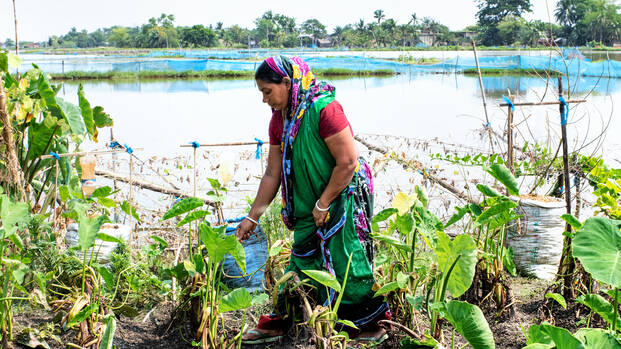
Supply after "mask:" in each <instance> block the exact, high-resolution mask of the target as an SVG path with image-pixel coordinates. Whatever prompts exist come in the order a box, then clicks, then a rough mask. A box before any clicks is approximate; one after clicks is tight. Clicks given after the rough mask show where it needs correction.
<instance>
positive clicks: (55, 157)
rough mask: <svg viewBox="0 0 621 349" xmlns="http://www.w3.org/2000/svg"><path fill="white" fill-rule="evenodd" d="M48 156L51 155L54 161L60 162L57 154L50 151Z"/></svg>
mask: <svg viewBox="0 0 621 349" xmlns="http://www.w3.org/2000/svg"><path fill="white" fill-rule="evenodd" d="M50 155H52V156H53V157H54V159H56V161H58V160H60V155H58V153H54V152H53V151H51V152H50Z"/></svg>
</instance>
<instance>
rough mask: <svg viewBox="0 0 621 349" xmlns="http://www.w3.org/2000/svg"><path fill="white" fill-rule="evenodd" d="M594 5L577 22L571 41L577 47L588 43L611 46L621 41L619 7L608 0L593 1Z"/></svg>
mask: <svg viewBox="0 0 621 349" xmlns="http://www.w3.org/2000/svg"><path fill="white" fill-rule="evenodd" d="M594 4H595V6H594V8H593V9H592V10H591V11H589V12H588V13H587V14H586V15H585V16H584V18H583V19H581V20H580V21H579V22H578V24H577V26H576V30H575V31H574V35H572V40H573V41H575V42H576V43H577V44H579V45H583V44H586V43H587V42H590V41H596V42H599V43H602V44H604V45H612V44H613V43H614V42H615V41H617V40H619V39H621V14H620V13H619V6H618V5H616V4H615V3H614V2H613V1H609V0H595V3H594Z"/></svg>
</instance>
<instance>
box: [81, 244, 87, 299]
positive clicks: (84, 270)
mask: <svg viewBox="0 0 621 349" xmlns="http://www.w3.org/2000/svg"><path fill="white" fill-rule="evenodd" d="M82 254H83V255H84V256H83V257H84V262H83V263H82V296H84V284H85V281H86V251H83V252H82Z"/></svg>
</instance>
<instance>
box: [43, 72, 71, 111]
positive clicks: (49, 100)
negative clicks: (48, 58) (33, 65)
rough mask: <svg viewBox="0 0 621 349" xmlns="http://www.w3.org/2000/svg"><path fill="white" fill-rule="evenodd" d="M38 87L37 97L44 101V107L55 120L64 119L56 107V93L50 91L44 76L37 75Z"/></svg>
mask: <svg viewBox="0 0 621 349" xmlns="http://www.w3.org/2000/svg"><path fill="white" fill-rule="evenodd" d="M37 83H38V86H39V95H40V96H41V99H43V100H44V101H45V106H46V107H47V109H48V110H49V111H50V113H51V114H52V116H54V117H55V118H56V119H65V114H64V112H63V110H62V109H61V108H60V106H59V105H58V101H57V99H56V91H55V90H54V89H52V87H51V86H50V84H49V82H48V81H47V79H46V78H45V75H44V74H40V75H39V79H38V80H37Z"/></svg>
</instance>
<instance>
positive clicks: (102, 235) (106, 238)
mask: <svg viewBox="0 0 621 349" xmlns="http://www.w3.org/2000/svg"><path fill="white" fill-rule="evenodd" d="M97 238H98V239H99V240H101V241H105V242H115V243H117V244H118V243H122V242H123V241H122V240H121V239H119V238H117V237H116V236H112V235H109V234H106V233H98V234H97Z"/></svg>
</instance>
